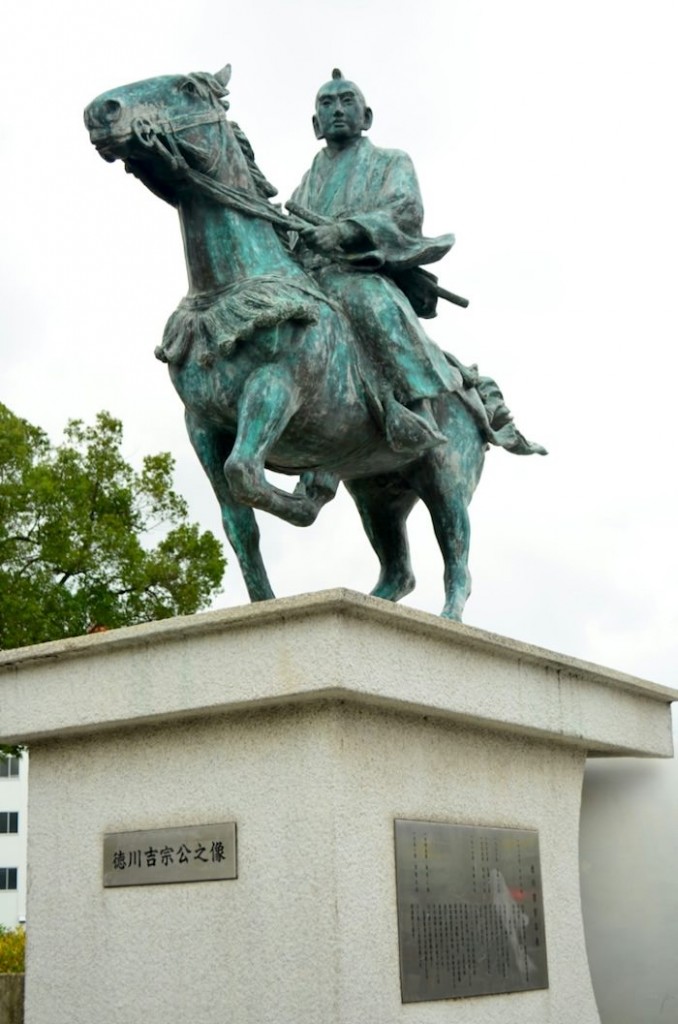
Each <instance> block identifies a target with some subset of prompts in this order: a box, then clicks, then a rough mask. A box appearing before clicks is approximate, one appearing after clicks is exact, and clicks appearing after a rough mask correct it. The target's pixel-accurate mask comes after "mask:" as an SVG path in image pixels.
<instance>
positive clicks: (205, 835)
mask: <svg viewBox="0 0 678 1024" xmlns="http://www.w3.org/2000/svg"><path fill="white" fill-rule="evenodd" d="M237 877H238V865H237V855H236V828H235V822H234V821H226V822H221V823H219V824H214V825H187V826H183V827H181V828H156V829H146V830H145V831H141V832H110V833H108V834H107V835H105V836H104V888H109V887H111V886H121V885H162V884H165V883H168V882H213V881H218V880H220V879H225V878H237Z"/></svg>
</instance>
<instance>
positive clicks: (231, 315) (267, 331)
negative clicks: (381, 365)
mask: <svg viewBox="0 0 678 1024" xmlns="http://www.w3.org/2000/svg"><path fill="white" fill-rule="evenodd" d="M229 75H230V69H228V68H227V69H224V71H222V72H219V73H218V74H217V75H210V74H205V73H196V74H190V75H168V76H162V77H159V78H153V79H149V80H147V81H144V82H137V83H134V84H132V85H128V86H124V87H121V88H119V89H114V90H111V91H109V92H106V93H104V94H102V95H101V96H99V97H98V98H97V99H96V100H94V101H93V102H92V103H91V104H90V105H89V106H88V108H87V110H86V111H85V123H86V126H87V128H88V130H89V133H90V137H91V140H92V142H93V143H94V145H95V146H96V148H97V149H98V151H99V153H100V154H101V156H102V157H104V159H106V160H108V161H114V160H117V159H121V160H123V161H124V163H125V166H126V169H127V170H128V171H130V172H131V173H133V174H134V175H135V176H136V177H138V178H139V179H140V180H141V181H142V182H143V183H144V184H145V185H146V186H147V187H148V188H149V189H150V190H151V191H152V192H153V193H154V194H155V195H157V196H159V197H160V198H162V199H163V200H165V201H166V202H169V203H171V204H172V205H173V206H174V207H175V208H176V209H177V210H178V213H179V219H180V223H181V231H182V236H183V241H184V250H185V256H186V265H187V270H188V282H189V288H188V294H187V295H186V297H185V298H184V299H182V301H181V303H180V304H179V307H178V308H177V310H176V311H175V312H174V313H173V314H172V316H171V317H170V320H169V321H168V324H167V326H166V328H165V333H164V337H163V342H162V345H161V346H160V348H159V349H158V350H156V355H157V356H158V357H159V358H160V359H162V360H163V361H164V362H166V363H167V364H168V367H169V373H170V377H171V379H172V382H173V384H174V386H175V388H176V390H177V391H178V393H179V395H180V396H181V399H182V401H183V403H184V406H185V409H186V426H187V429H188V433H189V436H190V439H191V442H192V444H193V447H194V449H195V451H196V453H197V455H198V458H199V459H200V461H201V463H202V465H203V467H204V469H205V472H206V473H207V476H208V477H209V480H210V482H211V484H212V487H213V489H214V492H215V494H216V496H217V499H218V501H219V504H220V507H221V515H222V521H223V525H224V530H225V532H226V535H227V537H228V540H229V542H230V544H231V546H232V547H233V550H234V551H235V554H236V556H237V559H238V562H239V564H240V567H241V570H242V573H243V576H244V579H245V583H246V585H247V589H248V592H249V595H250V598H251V600H252V601H261V600H265V599H267V598H271V597H273V596H274V594H273V591H272V589H271V585H270V583H269V580H268V576H267V574H266V569H265V567H264V563H263V560H262V557H261V553H260V548H259V531H258V528H257V524H256V520H255V517H254V512H253V509H255V508H256V509H262V510H264V511H266V512H271V513H273V514H274V515H276V516H279V517H280V518H282V519H285V520H286V521H287V522H290V523H293V524H295V525H298V526H307V525H309V524H311V523H312V522H313V521H314V520H315V518H316V516H317V515H318V512H319V511H320V509H321V508H322V506H323V505H324V504H325V503H326V502H327V501H329V500H330V499H331V498H332V497H333V496H334V494H335V492H336V488H337V486H338V483H339V482H340V481H343V483H344V484H345V486H346V487H347V489H348V491H349V493H350V494H351V496H352V497H353V499H354V501H355V503H356V505H357V507H358V511H359V513H360V516H361V519H362V523H363V526H364V528H365V531H366V533H367V536H368V538H369V540H370V542H371V544H372V546H373V548H374V550H375V552H376V554H377V556H378V558H379V563H380V566H381V572H380V576H379V580H378V582H377V584H376V586H375V588H374V590H373V591H372V593H373V594H374V595H376V596H378V597H382V598H386V599H387V600H391V601H397V600H399V598H401V597H403V596H405V595H406V594H407V593H409V592H410V591H411V590H412V589H413V587H414V576H413V573H412V569H411V565H410V558H409V551H408V543H407V533H406V520H407V516H408V515H409V513H410V511H411V510H412V508H413V506H414V504H415V502H416V501H417V499H419V498H420V499H421V500H422V501H424V502H425V504H426V505H427V507H428V509H429V511H430V513H431V518H432V521H433V527H434V530H435V533H436V537H437V540H438V543H439V545H440V549H441V552H442V556H443V560H444V564H445V576H444V581H445V605H444V608H443V611H442V614H443V615H444V616H446V617H447V618H451V619H461V615H462V611H463V608H464V604H465V602H466V599H467V597H468V595H469V593H470V588H471V584H470V575H469V571H468V552H469V537H470V531H469V518H468V505H469V502H470V500H471V497H472V495H473V492H474V490H475V487H476V485H477V483H478V480H479V478H480V474H481V471H482V467H483V461H484V452H485V448H486V446H487V443H488V441H491V440H495V438H494V436H493V432H492V430H491V427H490V424H489V421H488V422H487V423H486V424H485V425H483V422H482V418H480V419H479V417H478V416H477V415H475V414H474V413H473V411H472V409H471V408H470V407H469V403H468V402H467V401H465V400H464V395H463V394H462V393H460V392H452V393H449V394H445V395H444V396H442V397H441V398H439V399H436V400H434V401H433V402H432V411H433V414H434V416H435V420H436V422H437V425H438V430H439V431H440V432H441V433H442V434H443V435H444V436H445V437H446V438H447V439H448V440H447V441H446V442H445V443H442V444H439V445H437V446H436V447H433V448H431V449H429V450H427V451H426V452H424V453H423V454H416V455H413V454H412V453H411V452H410V453H409V454H405V453H404V452H402V451H401V452H398V451H394V450H393V448H392V447H390V446H389V444H387V442H386V439H385V437H384V433H383V430H382V429H381V428H380V426H379V424H378V422H377V419H376V418H375V415H374V408H373V407H372V405H371V401H370V395H369V393H368V389H367V388H366V387H365V382H364V375H363V373H362V372H361V367H360V356H359V352H358V349H357V347H356V344H355V339H354V338H353V337H352V328H351V325H350V324H349V322H348V320H347V318H346V316H345V314H344V312H343V311H342V309H341V308H338V306H337V305H336V304H335V303H334V302H332V301H331V300H330V299H328V298H327V297H326V296H325V295H324V294H323V293H322V292H321V291H320V290H319V287H318V285H317V284H316V283H315V282H314V281H313V280H312V278H311V277H309V276H308V275H307V274H306V273H305V271H304V270H303V269H302V267H301V266H300V265H299V263H298V262H297V261H296V260H295V258H294V256H293V255H292V254H291V252H290V249H289V245H288V244H287V237H288V232H289V231H290V230H299V228H300V226H301V225H300V223H299V222H298V221H296V220H295V218H293V217H289V216H286V215H285V214H284V213H283V212H282V211H281V210H280V209H279V208H278V207H276V206H274V205H272V204H271V203H270V202H269V197H270V195H271V194H274V191H275V190H273V189H272V188H271V186H269V185H268V183H267V182H266V180H265V179H264V177H263V175H262V174H261V172H260V170H259V168H258V167H257V165H256V163H255V161H254V154H253V153H252V150H251V147H250V145H249V143H248V141H247V139H246V137H245V136H244V134H243V132H242V131H241V130H240V129H239V128H238V126H237V125H235V124H234V123H232V122H229V121H228V120H227V117H226V109H227V104H226V103H225V102H224V99H223V97H224V96H225V95H226V93H227V91H228V90H227V88H226V86H227V83H228V78H229ZM476 404H478V403H477V396H476ZM518 436H519V437H520V438H521V440H522V441H524V439H522V435H518ZM525 445H526V447H522V448H520V447H518V448H514V449H513V450H516V451H522V452H525V453H530V452H533V451H537V452H541V453H543V449H541V448H540V447H539V446H538V445H530V444H529V443H528V442H525ZM507 447H509V446H507ZM267 468H268V469H271V470H275V471H277V472H279V473H286V474H290V475H294V476H298V477H299V482H298V484H297V486H296V487H295V489H294V491H293V492H287V491H285V490H283V489H281V488H279V487H276V486H274V485H273V484H272V483H270V481H269V480H268V479H267V477H266V472H265V471H266V469H267Z"/></svg>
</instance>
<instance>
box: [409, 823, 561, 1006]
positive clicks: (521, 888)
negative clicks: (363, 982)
mask: <svg viewBox="0 0 678 1024" xmlns="http://www.w3.org/2000/svg"><path fill="white" fill-rule="evenodd" d="M395 853H396V887H397V894H398V936H399V944H400V983H401V989H402V1000H403V1002H404V1003H415V1002H423V1001H427V1000H433V999H452V998H460V997H462V996H478V995H491V994H494V993H499V992H522V991H525V990H527V989H535V988H548V972H547V966H546V940H545V936H544V911H543V905H542V887H541V872H540V867H539V836H538V833H537V832H534V831H531V830H529V829H510V828H484V827H475V826H468V825H447V824H443V823H441V822H429V821H399V820H397V821H396V822H395Z"/></svg>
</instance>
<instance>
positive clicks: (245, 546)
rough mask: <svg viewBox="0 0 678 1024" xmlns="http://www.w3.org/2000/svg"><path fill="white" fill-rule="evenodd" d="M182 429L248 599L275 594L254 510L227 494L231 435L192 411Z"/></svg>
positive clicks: (259, 599) (262, 599) (258, 598)
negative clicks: (205, 479) (218, 509)
mask: <svg viewBox="0 0 678 1024" xmlns="http://www.w3.org/2000/svg"><path fill="white" fill-rule="evenodd" d="M186 428H187V430H188V436H189V438H190V439H191V444H192V445H193V448H194V449H195V452H196V454H197V456H198V458H199V459H200V462H201V464H202V467H203V469H204V470H205V472H206V474H207V476H208V478H209V480H210V483H211V484H212V487H213V489H214V493H215V494H216V496H217V499H218V501H219V505H220V507H221V520H222V523H223V525H224V532H225V534H226V536H227V537H228V542H229V544H230V545H231V547H232V548H233V551H234V552H235V556H236V558H237V559H238V564H239V565H240V569H241V572H242V575H243V579H244V580H245V585H246V587H247V592H248V594H249V596H250V600H251V601H265V600H267V599H268V598H271V597H275V594H274V593H273V591H272V589H271V584H270V583H269V581H268V575H267V573H266V569H265V567H264V562H263V559H262V557H261V551H260V549H259V527H258V526H257V522H256V519H255V518H254V512H253V511H252V509H251V508H249V507H248V506H246V505H239V504H238V503H237V502H236V501H234V499H233V496H232V495H231V493H230V491H229V488H228V484H227V482H226V478H225V477H224V472H223V465H224V461H225V459H226V457H227V456H228V453H229V451H230V449H231V446H232V443H233V442H232V438H230V437H227V436H225V435H223V434H221V433H218V432H216V431H215V430H213V429H212V428H211V427H209V426H208V425H206V424H204V423H203V422H201V421H200V420H199V419H198V417H196V416H194V415H193V414H192V413H189V412H187V413H186Z"/></svg>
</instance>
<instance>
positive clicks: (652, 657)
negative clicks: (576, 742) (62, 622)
mask: <svg viewBox="0 0 678 1024" xmlns="http://www.w3.org/2000/svg"><path fill="white" fill-rule="evenodd" d="M677 27H678V8H677V7H676V6H675V3H674V0H642V2H641V0H568V2H567V3H565V2H559V3H556V2H553V0H511V2H508V0H421V2H419V3H411V2H409V3H403V2H401V0H363V2H359V0H314V2H310V0H299V2H289V3H284V2H277V3H276V2H274V0H250V2H248V3H243V2H238V3H231V4H229V3H227V2H225V0H221V2H219V3H217V2H215V0H193V2H192V3H191V4H187V3H186V2H185V0H162V2H160V0H146V2H143V0H134V2H132V0H117V2H115V3H110V4H108V5H104V4H100V3H97V4H92V3H91V0H88V2H84V0H83V2H79V0H60V2H59V3H47V2H46V0H23V2H22V3H21V4H18V3H17V4H12V5H11V6H10V5H5V7H4V8H3V14H2V17H1V21H0V79H1V83H2V96H3V103H2V113H1V114H0V168H1V171H0V174H1V175H2V185H3V188H2V229H3V230H2V239H3V244H2V246H0V289H1V294H0V324H1V331H0V338H1V340H2V350H3V355H2V375H1V377H0V401H3V402H5V404H7V405H9V406H10V408H11V409H13V411H14V412H16V413H17V414H19V415H21V416H24V417H25V418H27V419H29V420H30V421H32V422H34V423H38V424H40V425H41V426H43V427H44V428H45V429H47V430H48V431H49V432H50V434H51V435H52V436H53V437H54V438H55V439H57V438H58V437H59V436H60V434H61V430H62V428H63V426H64V424H65V422H66V420H67V419H68V418H69V417H81V418H85V419H88V420H91V419H92V418H93V416H94V415H95V413H96V412H97V411H98V410H100V409H102V408H105V409H108V410H109V411H110V412H111V413H113V414H114V415H116V416H118V417H120V418H121V419H122V420H123V422H124V425H125V434H126V454H127V455H128V457H129V458H130V459H132V460H133V461H134V460H138V459H140V458H141V456H142V455H143V454H145V453H147V452H154V451H158V450H167V449H169V450H171V451H172V452H173V453H174V455H175V456H176V458H177V461H178V472H177V478H176V479H177V486H178V488H179V490H181V491H182V492H183V493H184V494H185V495H186V497H187V498H188V499H189V502H190V506H191V512H192V516H193V517H194V518H196V519H198V520H199V521H200V523H201V524H202V526H203V527H209V528H211V529H212V530H213V531H214V532H215V533H216V534H217V535H220V520H219V514H218V508H217V504H216V501H215V499H214V498H213V496H212V493H211V490H210V488H209V485H208V483H207V480H206V478H204V476H203V474H202V470H201V468H200V466H199V465H198V463H197V460H196V459H195V456H194V455H193V453H192V451H191V450H190V448H189V445H188V441H187V439H186V438H185V436H184V428H183V417H182V411H181V407H180V402H179V399H178V398H177V397H176V395H175V394H174V391H173V389H172V387H171V384H170V383H169V381H168V379H167V376H166V369H165V368H164V367H163V366H162V365H161V364H160V363H158V362H157V361H156V360H155V358H154V356H153V349H154V347H155V345H156V344H157V343H158V341H159V340H160V337H161V334H162V329H163V326H164V323H165V320H166V318H167V317H168V316H169V314H170V313H171V312H172V310H173V309H174V307H175V306H176V304H177V302H178V301H179V299H180V298H181V296H182V295H183V293H184V291H185V270H184V265H183V255H182V248H181V241H180V236H179V230H178V224H177V220H176V214H175V212H174V211H173V210H172V209H170V207H168V206H165V205H164V204H162V203H161V202H160V201H159V200H157V199H155V198H154V197H153V196H151V194H150V193H148V192H146V190H145V189H144V188H143V187H142V186H141V184H140V183H139V182H137V181H136V180H134V179H132V178H131V177H129V176H126V175H125V174H124V171H123V169H122V166H121V165H120V164H116V165H113V166H110V165H108V164H105V163H104V162H103V161H102V160H101V159H99V157H98V156H97V154H96V153H95V151H94V150H93V149H92V147H91V146H90V143H89V140H88V137H87V134H86V132H85V130H84V128H83V125H82V109H83V108H84V107H85V105H86V104H87V103H88V102H89V101H90V100H91V99H93V98H94V96H96V95H97V94H98V93H100V92H102V91H104V90H106V89H109V88H112V87H114V86H118V85H122V84H124V83H126V82H130V81H134V80H137V79H140V78H147V77H151V76H154V75H157V74H165V73H171V72H187V71H197V70H209V71H216V70H218V69H219V68H220V67H222V66H223V65H224V64H225V63H227V62H230V63H231V64H232V65H233V78H232V80H231V96H230V99H231V114H232V116H233V118H234V119H235V120H237V121H238V122H239V123H240V124H241V125H242V126H243V127H244V129H245V130H246V131H247V133H248V135H249V137H250V139H251V141H252V143H253V146H254V148H255V151H256V154H257V157H258V160H259V163H260V165H261V167H262V169H263V171H264V173H265V174H266V175H267V176H268V177H269V179H270V180H272V181H273V182H274V183H275V184H276V185H277V186H278V188H279V189H280V196H281V198H283V199H284V198H286V197H287V196H288V195H289V193H290V192H291V191H292V189H293V188H294V186H295V185H296V184H297V182H298V181H299V179H300V178H301V175H302V173H303V172H304V171H305V170H306V168H307V167H308V165H309V164H310V162H311V159H312V157H313V154H314V152H315V151H316V149H317V145H318V144H317V143H316V141H315V139H314V137H313V133H312V130H311V126H310V116H311V113H312V106H313V97H314V95H315V91H316V89H317V87H318V86H319V85H320V84H321V83H322V82H324V81H325V80H326V79H327V78H328V77H329V74H330V71H331V69H332V67H333V66H335V65H338V66H339V67H341V68H342V69H343V71H344V72H345V73H346V74H347V75H348V76H349V77H351V78H353V79H355V80H356V81H357V82H358V83H359V84H360V85H361V86H362V88H363V90H364V92H365V93H366V95H367V98H368V101H369V102H370V103H371V105H372V107H373V109H374V113H375V120H374V127H373V129H372V131H371V133H370V137H371V138H372V140H373V142H375V143H376V144H377V145H385V146H394V147H398V148H402V149H405V150H407V151H408V152H409V153H410V154H411V155H412V157H413V159H414V162H415V165H416V167H417V171H418V174H419V177H420V181H421V185H422V191H423V194H424V199H425V204H426V211H427V217H426V225H425V230H426V231H427V233H429V234H439V233H442V232H444V231H453V232H454V233H455V234H456V236H457V245H456V247H455V249H454V250H453V251H452V253H451V254H450V256H449V257H448V258H447V259H446V261H445V262H444V263H443V264H440V265H439V267H438V271H439V274H440V277H441V283H443V284H444V285H447V287H449V288H451V289H452V290H453V291H456V292H459V293H461V294H463V295H467V296H469V298H470V299H471V306H470V308H469V309H468V310H465V311H464V310H460V309H457V308H446V309H444V310H443V311H442V312H441V315H440V316H439V318H438V320H437V321H433V322H430V323H429V325H428V329H429V331H430V333H431V334H432V335H433V336H434V337H435V338H436V340H438V341H439V342H440V343H441V344H442V345H443V347H446V348H449V349H450V350H452V351H453V352H455V353H456V354H457V355H458V356H459V357H460V358H462V359H464V360H466V361H468V362H478V363H479V364H480V367H481V370H482V371H484V372H486V373H489V374H491V375H493V376H495V377H496V378H497V380H498V381H499V383H500V385H501V386H502V388H503V390H504V392H505V395H506V397H507V400H508V403H509V405H510V406H511V408H512V409H513V411H514V413H515V416H516V421H517V423H518V425H519V427H520V428H521V429H522V430H523V432H524V433H525V434H526V435H527V436H529V437H530V438H533V439H535V440H539V441H541V442H542V443H543V444H545V445H546V447H548V448H549V450H550V455H549V456H548V458H547V459H539V458H538V457H532V458H529V459H519V458H517V457H514V456H511V455H508V454H507V453H505V452H503V451H500V450H493V451H492V452H491V453H489V456H488V460H487V463H486V468H485V473H484V477H483V479H482V480H481V483H480V486H479V489H478V492H477V494H476V498H475V500H474V503H473V506H472V525H473V542H472V551H471V569H472V572H473V577H474V593H473V595H472V596H471V599H470V600H469V603H468V605H467V610H466V616H465V621H466V622H467V623H469V624H471V625H474V626H479V627H481V628H484V629H489V630H492V631H495V632H499V633H504V634H506V635H508V636H513V637H516V638H519V639H522V640H527V641H530V642H532V643H535V644H539V645H542V646H545V647H550V648H553V649H555V650H559V651H562V652H564V653H569V654H574V655H577V656H579V657H583V658H588V659H590V660H593V661H598V662H601V663H604V664H607V665H610V666H612V667H615V668H618V669H622V670H624V671H627V672H630V673H635V674H637V675H641V676H646V677H649V678H653V679H656V680H658V681H663V682H666V683H669V684H672V685H676V684H677V682H678V680H677V674H678V673H677V672H676V666H677V665H678V628H677V626H678V621H677V620H678V599H677V598H676V594H675V583H676V580H677V579H678V543H677V541H676V535H675V519H676V514H675V510H676V498H677V496H678V484H677V483H676V471H675V461H674V460H675V456H674V450H675V441H674V438H675V420H676V414H675V412H674V400H673V390H674V385H675V380H676V370H677V369H678V365H677V357H676V334H677V331H676V328H677V326H678V308H677V304H676V298H675V291H676V287H675V279H676V273H677V270H678V266H677V257H676V250H675V245H676V239H677V238H678V200H677V198H676V181H677V180H678V166H677V159H676V144H675V141H674V136H675V110H674V108H675V104H676V98H677V97H678V62H677V61H676V57H675V51H676V29H677ZM259 521H260V525H261V528H262V534H263V547H264V552H265V558H266V561H267V565H268V569H269V574H270V576H271V580H272V583H273V586H274V588H275V590H276V592H277V593H278V594H279V595H281V596H282V595H286V594H294V593H300V592H304V591H308V590H317V589H323V588H326V587H334V586H346V587H352V588H354V589H356V590H369V589H370V588H371V586H372V585H373V584H374V582H375V580H376V576H377V568H376V560H375V559H374V556H373V555H372V552H371V549H370V548H369V545H368V543H367V541H366V540H365V538H364V536H363V533H362V530H361V528H360V525H359V521H358V517H357V513H355V511H354V510H353V507H352V504H351V502H350V499H348V498H347V497H346V496H345V495H344V496H343V497H340V498H339V499H337V501H335V502H334V503H333V504H332V505H330V506H328V507H327V508H326V509H325V510H324V512H323V513H322V515H321V518H320V520H319V521H318V523H317V524H316V525H315V526H314V527H312V528H311V529H310V530H304V531H302V530H297V529H294V528H293V527H290V526H287V525H286V524H284V523H281V522H279V521H277V520H274V519H272V518H271V517H269V516H266V515H264V514H260V515H259ZM411 540H412V548H413V559H414V565H415V571H416V573H417V577H418V580H419V585H418V588H417V590H416V591H415V592H414V594H413V595H412V596H411V597H410V598H409V599H408V603H409V604H412V605H413V606H415V607H418V608H423V609H426V610H429V611H433V612H437V611H438V610H439V608H440V607H441V606H442V599H443V595H442V581H441V575H442V563H441V559H440V556H439V554H438V551H437V549H436V546H435V543H434V540H433V536H432V531H431V528H430V526H429V523H428V519H427V513H426V511H425V509H423V508H418V509H417V510H416V511H415V513H414V514H413V516H412V518H411ZM228 554H229V556H230V551H229V552H228ZM245 600H246V595H245V591H244V587H243V585H242V582H241V578H240V573H239V570H238V568H237V565H236V563H235V559H231V564H230V567H229V569H228V571H227V576H226V579H225V592H224V595H223V597H222V598H221V599H220V601H219V602H218V603H219V604H238V603H242V602H243V601H245Z"/></svg>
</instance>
